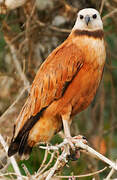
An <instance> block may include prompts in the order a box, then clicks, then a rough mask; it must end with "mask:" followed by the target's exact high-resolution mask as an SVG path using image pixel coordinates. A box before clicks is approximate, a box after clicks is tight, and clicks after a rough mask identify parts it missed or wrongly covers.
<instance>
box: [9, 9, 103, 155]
mask: <svg viewBox="0 0 117 180" xmlns="http://www.w3.org/2000/svg"><path fill="white" fill-rule="evenodd" d="M105 58H106V52H105V43H104V33H103V24H102V20H101V18H100V15H99V12H98V11H97V10H95V9H92V8H87V9H83V10H80V11H79V13H78V15H77V19H76V23H75V25H74V27H73V29H72V31H71V33H70V35H69V37H68V38H67V39H66V40H65V41H64V42H63V44H61V45H60V46H58V47H57V48H56V49H55V50H54V51H53V52H52V53H51V54H50V55H49V56H48V57H47V59H46V60H45V62H44V63H43V64H42V65H41V67H40V69H39V70H38V72H37V74H36V77H35V79H34V81H33V83H32V87H31V90H30V95H29V97H28V99H27V101H26V103H25V104H24V106H23V108H22V110H21V112H20V114H19V116H18V118H17V120H16V122H15V125H14V132H13V138H12V140H11V144H10V146H9V150H8V155H9V156H12V155H13V154H15V153H17V152H18V153H19V155H23V154H24V155H27V154H29V153H30V152H31V150H32V147H33V146H35V145H36V144H37V143H38V142H47V141H50V140H51V138H52V137H53V136H54V134H55V133H57V132H59V131H60V130H61V129H62V127H63V128H64V133H65V137H66V138H71V134H70V124H71V121H72V119H73V117H74V115H76V114H77V113H79V112H81V111H83V110H84V109H86V108H87V107H88V106H89V105H90V103H91V102H92V100H93V98H94V97H95V94H96V91H97V89H98V87H99V84H100V81H101V79H102V73H103V68H104V64H105ZM62 125H63V126H62Z"/></svg>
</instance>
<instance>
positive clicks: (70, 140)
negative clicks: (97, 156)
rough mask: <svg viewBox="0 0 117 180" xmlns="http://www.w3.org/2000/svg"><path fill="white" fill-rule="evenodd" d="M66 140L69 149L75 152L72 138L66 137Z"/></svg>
mask: <svg viewBox="0 0 117 180" xmlns="http://www.w3.org/2000/svg"><path fill="white" fill-rule="evenodd" d="M66 139H67V141H68V144H69V145H70V147H71V149H72V150H74V151H75V145H74V143H73V142H72V139H73V138H72V137H67V138H66Z"/></svg>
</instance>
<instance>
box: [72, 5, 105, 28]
mask: <svg viewBox="0 0 117 180" xmlns="http://www.w3.org/2000/svg"><path fill="white" fill-rule="evenodd" d="M73 29H74V30H75V29H78V30H88V31H93V30H103V23H102V20H101V17H100V14H99V12H98V11H97V10H96V9H93V8H86V9H82V10H80V11H79V12H78V16H77V19H76V23H75V25H74V27H73Z"/></svg>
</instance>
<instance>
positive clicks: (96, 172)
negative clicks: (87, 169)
mask: <svg viewBox="0 0 117 180" xmlns="http://www.w3.org/2000/svg"><path fill="white" fill-rule="evenodd" d="M106 169H107V167H104V168H103V169H101V170H99V171H95V172H92V173H88V174H82V175H77V176H76V175H74V176H55V177H57V178H72V177H74V178H82V177H88V176H94V175H96V174H99V173H101V172H103V171H105V170H106Z"/></svg>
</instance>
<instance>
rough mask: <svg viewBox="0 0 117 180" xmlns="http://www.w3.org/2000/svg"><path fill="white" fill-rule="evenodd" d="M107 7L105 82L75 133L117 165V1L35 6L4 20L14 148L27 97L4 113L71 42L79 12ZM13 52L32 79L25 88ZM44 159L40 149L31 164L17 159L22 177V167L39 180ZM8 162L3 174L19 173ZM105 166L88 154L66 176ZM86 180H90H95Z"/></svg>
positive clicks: (5, 119)
mask: <svg viewBox="0 0 117 180" xmlns="http://www.w3.org/2000/svg"><path fill="white" fill-rule="evenodd" d="M35 2H36V4H35ZM103 2H104V6H103V7H102V17H103V23H104V32H105V40H106V47H107V59H106V65H105V70H104V75H103V80H102V82H101V85H100V88H99V90H98V93H97V95H96V97H95V99H94V101H93V103H92V104H91V106H90V107H89V108H88V109H87V110H85V111H84V112H82V113H80V114H78V115H77V116H76V117H75V118H74V121H73V124H72V127H71V131H72V135H77V134H83V135H85V136H86V137H87V139H88V142H89V144H90V145H91V146H92V147H94V148H95V149H97V150H98V151H99V152H101V153H103V154H104V155H106V156H107V157H109V158H110V159H112V160H116V159H117V133H116V131H117V122H116V121H117V120H116V119H117V110H116V106H117V78H116V77H117V11H116V12H115V13H111V12H113V11H115V10H117V1H116V0H111V1H110V0H105V1H102V0H98V1H97V0H96V1H94V0H82V1H80V0H72V1H71V0H66V1H65V0H50V1H48V0H36V1H34V0H30V1H28V2H27V3H26V4H25V5H24V6H22V7H20V8H17V9H15V10H12V11H9V12H7V13H6V14H4V15H0V116H1V118H0V133H1V134H2V135H3V136H4V138H5V140H6V141H7V142H8V143H9V141H10V139H11V136H12V130H13V123H14V121H15V120H16V118H17V116H18V113H19V112H20V109H21V107H22V105H23V104H24V102H25V100H26V97H27V92H25V93H24V94H23V95H22V96H21V98H20V99H19V100H18V101H17V102H16V104H15V105H14V106H13V107H12V108H10V109H9V110H8V112H7V113H6V114H5V115H4V112H5V111H6V110H7V109H8V108H9V106H10V105H11V104H12V103H13V102H14V101H15V100H16V99H17V97H18V96H19V94H20V93H21V92H22V89H24V87H25V85H26V84H28V83H30V84H31V83H32V81H33V79H34V77H35V74H36V72H37V70H38V68H39V67H40V64H41V63H42V62H43V61H44V60H45V59H46V57H47V56H48V55H49V54H50V53H51V51H52V50H53V49H54V48H56V47H57V46H58V45H59V44H61V43H62V42H63V41H64V40H65V39H66V38H67V36H68V35H69V32H70V31H69V30H71V29H72V27H73V25H74V22H75V19H76V14H77V11H78V10H80V9H82V8H86V7H93V8H96V9H97V10H100V8H101V6H102V3H103ZM10 46H13V47H14V48H15V50H16V52H17V59H18V63H19V65H20V67H21V69H22V71H23V72H24V74H25V76H26V80H25V82H24V80H23V79H22V78H21V74H20V72H19V71H18V70H17V67H16V64H15V61H14V60H13V56H12V53H11V49H10ZM59 141H61V139H60V137H59V136H58V135H57V136H55V137H54V138H53V139H52V143H53V144H55V143H57V142H59ZM4 156H5V154H4V150H3V149H2V147H0V160H1V161H2V159H3V157H4ZM43 157H44V150H39V148H38V147H37V148H34V149H33V152H32V154H31V156H30V159H29V160H27V161H22V160H20V159H19V157H17V162H18V164H19V167H20V169H21V172H22V174H25V172H24V170H23V168H22V164H25V165H26V167H27V168H28V170H29V171H30V173H31V174H34V173H35V171H37V170H38V168H39V167H40V165H41V162H42V160H43ZM49 158H50V157H48V160H49ZM5 162H6V161H5ZM5 162H2V163H3V166H2V165H1V164H0V167H1V172H11V171H13V168H12V165H11V164H10V163H9V161H8V159H7V163H5ZM4 166H5V167H4ZM104 166H105V164H104V163H102V162H99V161H97V160H95V159H93V158H91V157H89V156H87V155H84V154H82V155H81V157H80V159H79V160H78V161H70V162H69V167H64V169H62V172H61V174H62V175H71V174H75V175H77V174H78V175H79V174H85V173H89V172H94V171H96V170H98V169H101V168H103V167H104ZM3 169H4V170H3ZM108 173H109V169H107V170H106V171H104V172H103V173H101V174H100V175H96V176H94V177H95V179H96V180H98V179H103V178H105V177H106V176H107V174H108ZM116 177H117V173H114V175H113V178H116ZM82 179H84V180H90V179H92V177H87V178H82Z"/></svg>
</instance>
